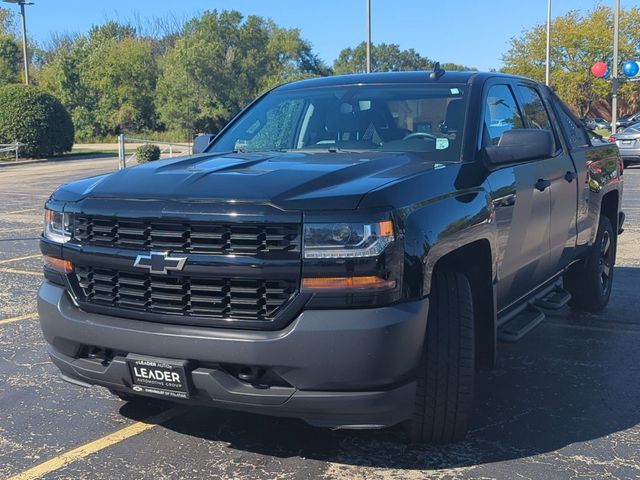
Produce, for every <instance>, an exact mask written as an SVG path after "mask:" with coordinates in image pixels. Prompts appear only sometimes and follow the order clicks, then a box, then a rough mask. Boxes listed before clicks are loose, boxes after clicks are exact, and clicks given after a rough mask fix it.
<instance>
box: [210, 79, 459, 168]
mask: <svg viewBox="0 0 640 480" xmlns="http://www.w3.org/2000/svg"><path fill="white" fill-rule="evenodd" d="M466 103H467V100H466V87H465V86H463V85H365V86H362V85H353V86H336V87H318V88H304V89H299V90H283V91H274V92H272V93H269V94H268V95H267V96H265V97H264V98H263V99H261V100H260V101H259V102H257V103H256V104H255V105H253V106H252V107H251V108H250V109H249V110H247V111H246V112H244V113H243V114H242V115H241V117H240V118H239V119H238V120H237V121H235V122H234V123H233V124H232V125H231V126H230V127H229V128H228V129H226V131H224V132H223V133H222V134H221V135H220V136H218V138H216V140H215V142H214V143H213V145H212V147H211V148H210V150H212V151H218V152H225V151H227V152H228V151H242V152H252V151H273V150H276V151H302V150H318V151H335V152H340V151H354V150H355V151H360V150H364V151H368V150H380V151H396V152H417V153H424V154H427V155H429V156H435V157H438V159H441V160H458V159H459V157H460V148H461V143H462V131H463V126H464V123H465V122H464V120H465V112H466Z"/></svg>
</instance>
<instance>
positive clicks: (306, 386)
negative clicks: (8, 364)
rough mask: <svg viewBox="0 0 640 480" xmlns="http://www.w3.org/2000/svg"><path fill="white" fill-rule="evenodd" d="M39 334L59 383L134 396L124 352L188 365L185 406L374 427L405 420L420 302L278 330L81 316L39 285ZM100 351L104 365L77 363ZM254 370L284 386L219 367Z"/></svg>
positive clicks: (60, 292)
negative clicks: (104, 352)
mask: <svg viewBox="0 0 640 480" xmlns="http://www.w3.org/2000/svg"><path fill="white" fill-rule="evenodd" d="M38 310H39V313H40V322H41V325H42V330H43V333H44V336H45V339H46V340H47V342H48V344H49V347H48V348H49V353H50V355H51V358H52V360H53V362H54V363H55V364H56V365H57V366H58V368H59V369H60V370H61V372H62V374H63V376H64V377H66V379H67V380H71V381H75V382H76V383H80V384H92V385H101V386H104V387H107V388H110V389H113V390H120V391H125V392H128V393H135V392H134V391H133V390H132V389H131V385H132V380H131V376H130V373H129V369H128V367H127V364H126V361H125V357H126V354H128V353H135V354H141V355H148V356H153V357H161V358H172V359H184V360H189V361H191V362H192V364H193V366H194V369H193V370H192V372H191V375H190V377H191V382H192V385H193V392H192V397H191V399H189V400H187V402H190V403H194V404H203V405H210V406H214V407H221V408H230V409H235V410H243V411H250V412H255V413H262V414H267V415H274V416H283V417H294V418H300V419H302V420H305V421H307V422H308V423H310V424H312V425H317V426H324V427H365V426H369V427H381V426H390V425H394V424H397V423H399V422H401V421H403V420H405V419H407V418H409V417H410V416H411V415H412V413H413V406H414V397H415V381H414V372H415V368H416V367H417V365H418V362H419V359H420V356H421V354H422V349H423V340H424V336H425V330H426V319H427V310H428V300H426V299H425V300H422V301H418V302H410V303H403V304H398V305H394V306H390V307H383V308H375V309H348V310H306V311H304V312H303V313H302V314H300V315H299V316H298V317H297V318H296V319H295V320H294V321H293V322H292V323H291V324H290V325H289V326H287V327H286V328H285V329H283V330H279V331H240V330H226V329H220V328H208V327H191V326H184V325H168V324H162V323H154V322H148V321H141V320H133V319H129V318H122V317H113V316H106V315H99V314H92V313H87V312H84V311H82V310H80V309H79V308H78V307H76V306H75V305H74V304H73V303H72V301H71V299H70V298H69V296H68V294H67V293H66V291H65V290H64V288H62V287H59V286H57V285H55V284H52V283H50V282H48V281H45V282H44V283H43V285H42V286H41V288H40V291H39V295H38ZM87 347H100V348H104V349H110V350H112V351H114V352H116V353H115V355H114V356H113V358H111V359H110V360H109V361H108V362H100V361H96V360H95V359H92V358H87V357H86V356H85V357H83V355H82V352H83V351H86V348H87ZM229 364H233V365H240V366H242V365H245V366H259V367H261V368H264V369H266V370H267V371H269V372H273V373H274V374H276V375H277V376H278V377H279V378H280V379H283V380H284V381H285V385H286V386H271V387H269V388H264V387H262V386H260V387H256V386H253V385H251V384H250V383H247V382H244V381H241V380H240V379H239V378H237V377H236V376H234V375H232V374H230V373H228V371H227V370H225V369H224V368H222V366H223V365H229Z"/></svg>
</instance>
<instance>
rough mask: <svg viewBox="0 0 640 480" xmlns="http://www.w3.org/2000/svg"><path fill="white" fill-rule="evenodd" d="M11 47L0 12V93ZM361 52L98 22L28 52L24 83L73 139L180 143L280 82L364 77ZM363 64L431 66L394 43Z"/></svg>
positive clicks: (179, 27)
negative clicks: (50, 99)
mask: <svg viewBox="0 0 640 480" xmlns="http://www.w3.org/2000/svg"><path fill="white" fill-rule="evenodd" d="M134 23H135V25H134ZM19 46H20V39H19V37H18V36H17V35H16V29H15V17H14V16H12V15H11V14H10V12H9V11H8V10H2V9H0V86H1V85H2V84H6V83H13V82H20V81H21V80H22V63H21V62H22V58H21V54H20V49H19ZM364 51H365V45H364V43H363V44H361V45H358V46H356V47H355V48H347V49H345V50H343V52H342V53H341V54H340V56H339V58H338V59H337V60H336V61H335V62H334V64H333V66H329V65H327V64H325V63H324V62H323V61H322V60H321V59H320V58H319V57H318V55H317V54H316V53H315V52H314V51H313V49H312V47H311V44H310V43H309V42H308V41H306V40H305V39H303V38H302V37H301V35H300V31H299V30H298V29H288V28H282V27H280V26H278V25H277V24H275V23H274V22H273V21H271V20H269V19H266V18H263V17H259V16H253V15H251V16H248V17H246V18H245V17H243V15H242V14H240V13H239V12H237V11H234V10H223V11H220V12H218V11H216V10H213V11H208V12H205V13H203V14H202V15H201V16H199V17H196V18H192V19H189V20H187V21H184V22H180V21H177V20H175V19H159V20H158V19H156V20H154V21H150V22H147V23H146V24H145V23H143V22H140V21H138V22H117V21H107V22H106V23H104V24H102V25H97V26H94V27H92V28H91V29H90V30H89V32H88V33H86V34H82V35H74V34H53V35H52V36H51V39H50V40H49V41H48V42H46V43H45V44H43V45H36V46H35V47H33V48H31V62H32V74H31V77H32V80H33V83H34V84H36V85H38V86H39V87H41V88H42V89H44V90H45V91H46V92H48V93H51V94H52V95H54V96H55V97H57V98H58V99H60V101H61V102H62V104H63V105H64V106H65V107H66V108H67V109H68V111H69V112H70V114H71V117H72V118H73V123H74V125H75V131H76V138H77V139H78V140H80V141H82V140H94V139H99V138H108V137H111V136H113V135H116V134H119V133H128V134H140V133H152V132H153V133H158V132H167V134H168V136H170V137H171V138H181V139H187V138H190V136H191V135H192V134H193V133H194V132H205V131H206V132H216V131H218V130H219V129H220V128H221V127H222V126H223V125H225V124H226V123H227V122H228V121H229V120H230V119H231V117H233V115H235V114H236V113H237V112H238V111H239V110H240V109H242V108H243V107H244V106H246V105H247V104H248V103H249V102H250V101H251V100H252V99H254V98H255V97H256V96H258V95H259V94H260V93H262V92H264V91H265V90H267V89H269V88H272V87H274V86H276V85H278V84H280V83H283V82H288V81H292V80H298V79H303V78H308V77H313V76H324V75H331V74H334V73H352V72H358V71H364V68H365V67H364V64H365V54H364ZM373 58H374V59H375V67H376V70H379V71H387V70H415V69H427V68H430V67H431V66H432V64H433V62H432V61H431V60H430V59H428V58H426V57H424V56H421V55H420V54H418V53H417V52H416V51H415V50H413V49H410V50H401V49H400V48H399V46H398V45H395V44H380V45H376V46H375V47H374V49H373ZM447 65H448V66H449V67H450V68H456V69H463V68H465V67H463V66H461V65H454V64H447Z"/></svg>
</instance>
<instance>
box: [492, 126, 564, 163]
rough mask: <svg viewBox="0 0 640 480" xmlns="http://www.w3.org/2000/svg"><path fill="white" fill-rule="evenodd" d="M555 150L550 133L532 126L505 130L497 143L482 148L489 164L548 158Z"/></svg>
mask: <svg viewBox="0 0 640 480" xmlns="http://www.w3.org/2000/svg"><path fill="white" fill-rule="evenodd" d="M555 151H556V145H555V141H554V139H553V135H552V133H551V132H550V131H549V130H538V129H534V128H521V129H513V130H507V131H506V132H504V133H503V134H502V136H501V137H500V142H499V143H498V145H496V146H492V147H486V148H485V149H484V152H485V155H486V157H487V160H488V161H489V163H490V164H491V165H503V164H505V163H517V162H525V161H527V160H536V159H543V158H549V157H552V156H553V154H554V153H555Z"/></svg>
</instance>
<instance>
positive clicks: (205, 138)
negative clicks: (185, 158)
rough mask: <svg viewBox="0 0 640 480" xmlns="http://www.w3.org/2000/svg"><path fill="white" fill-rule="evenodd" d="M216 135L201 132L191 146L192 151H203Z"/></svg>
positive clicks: (194, 152)
mask: <svg viewBox="0 0 640 480" xmlns="http://www.w3.org/2000/svg"><path fill="white" fill-rule="evenodd" d="M214 138H216V136H215V135H214V134H212V133H199V134H198V135H196V137H195V138H194V139H193V146H192V147H191V153H192V154H194V155H195V154H196V153H202V152H204V150H205V149H206V148H207V147H208V146H209V144H210V143H211V142H212V141H213V139H214Z"/></svg>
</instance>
